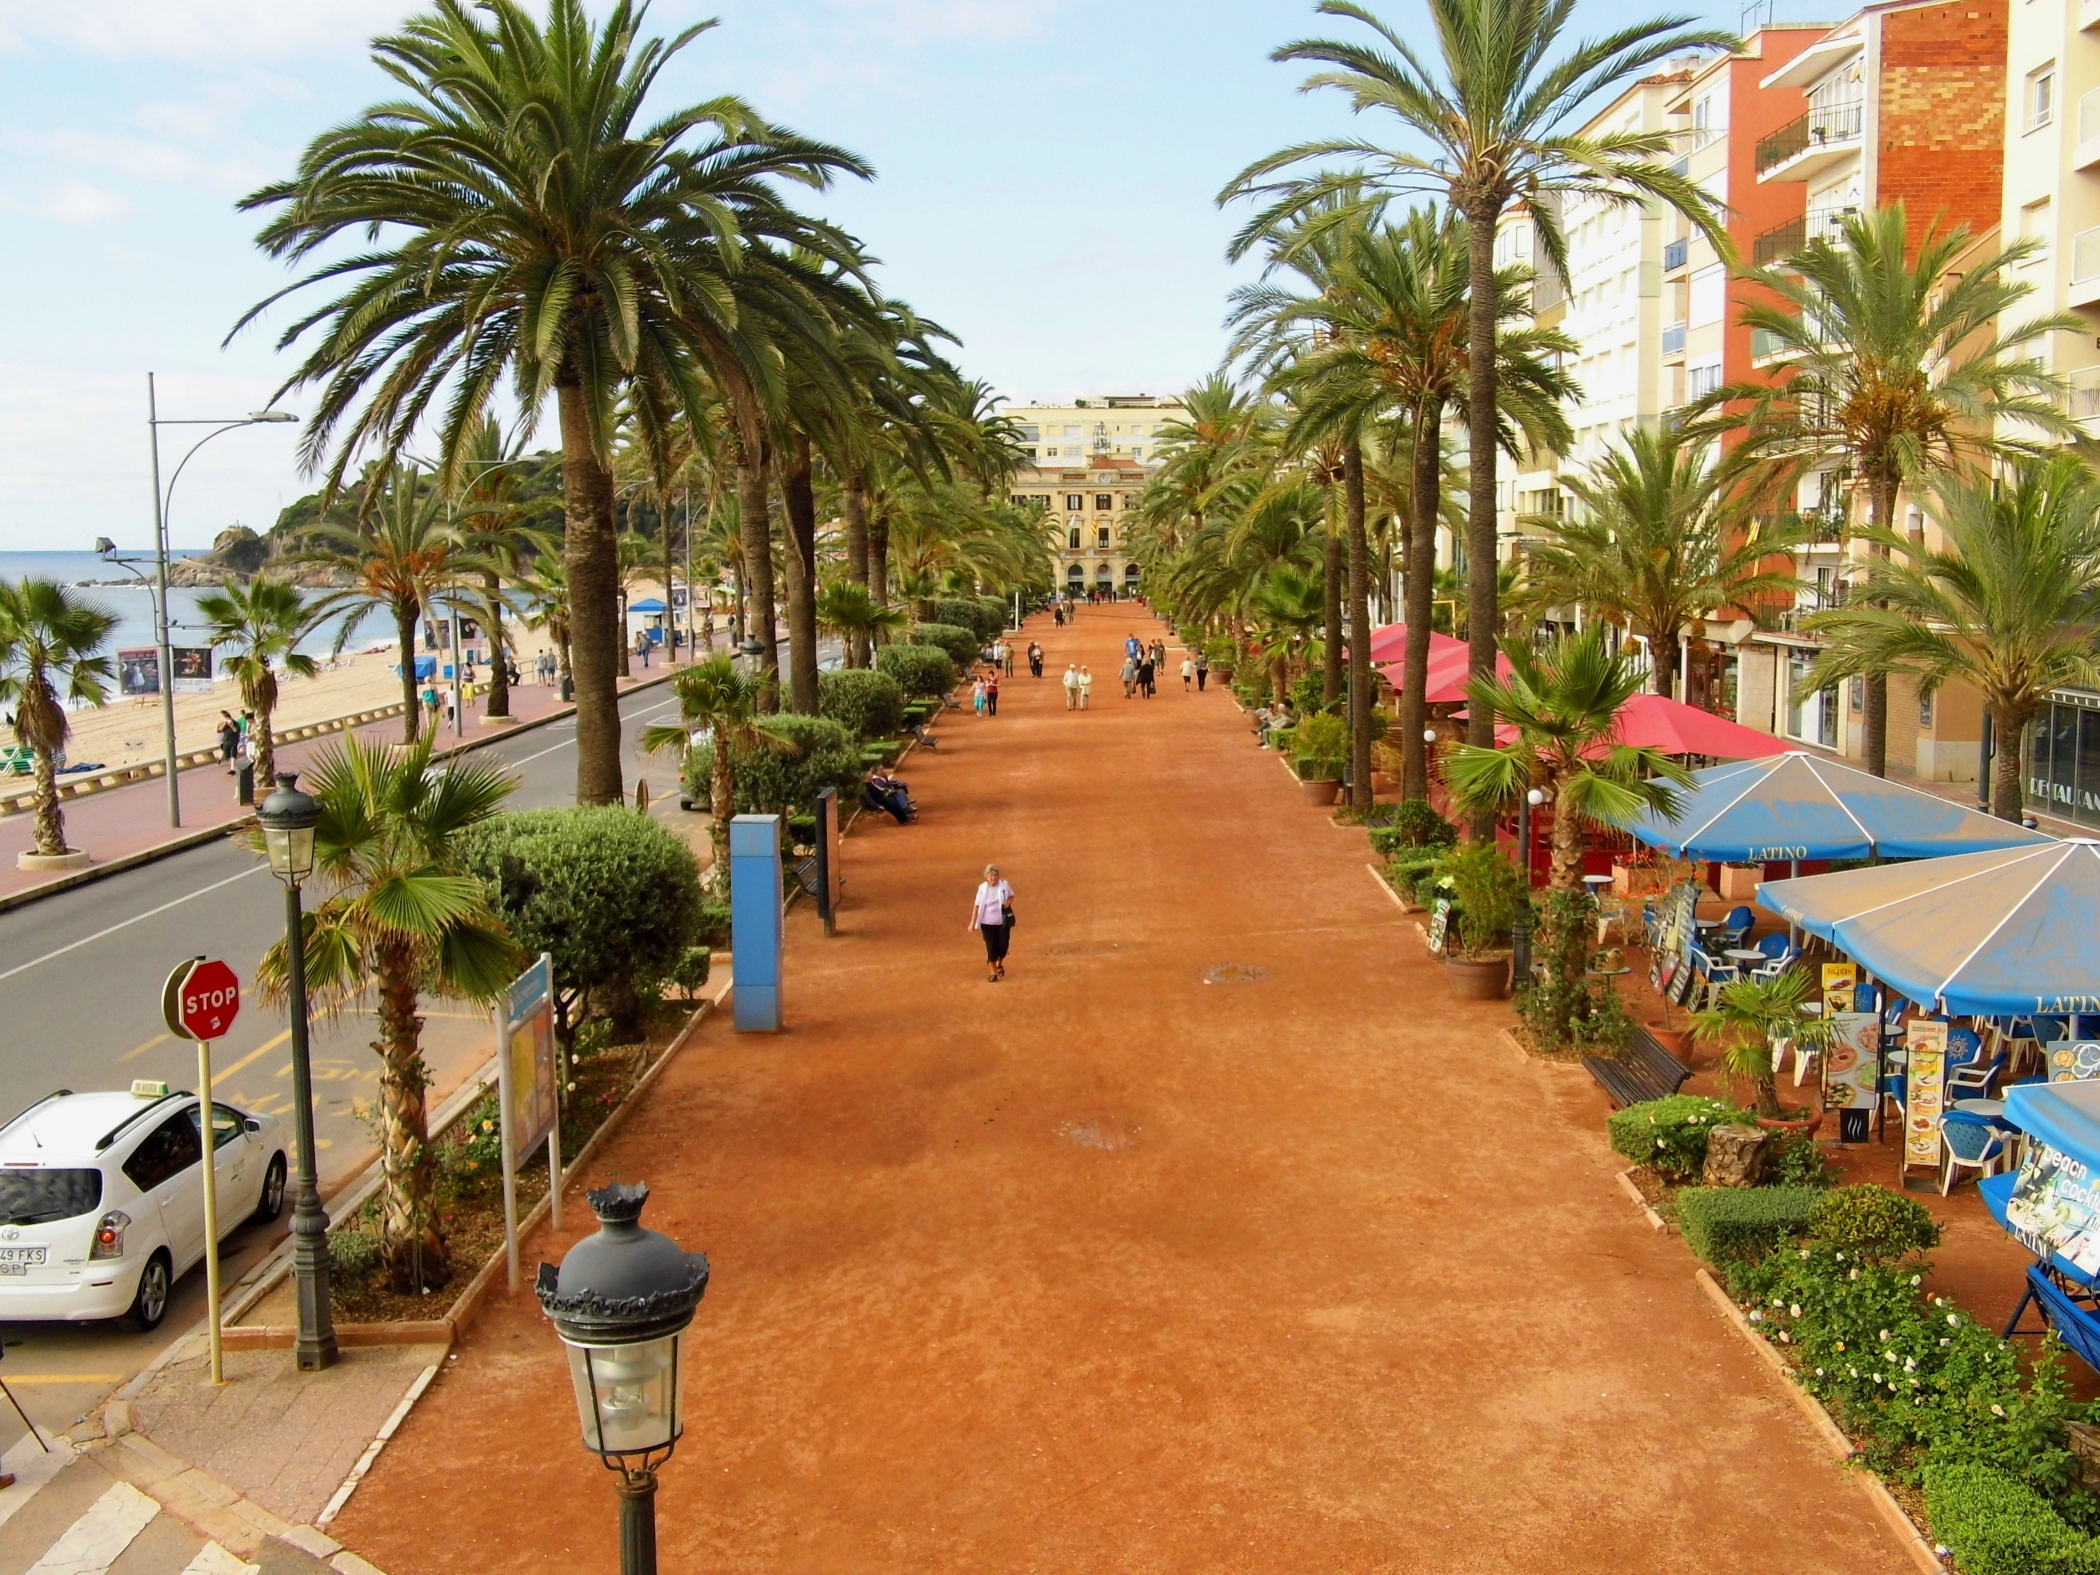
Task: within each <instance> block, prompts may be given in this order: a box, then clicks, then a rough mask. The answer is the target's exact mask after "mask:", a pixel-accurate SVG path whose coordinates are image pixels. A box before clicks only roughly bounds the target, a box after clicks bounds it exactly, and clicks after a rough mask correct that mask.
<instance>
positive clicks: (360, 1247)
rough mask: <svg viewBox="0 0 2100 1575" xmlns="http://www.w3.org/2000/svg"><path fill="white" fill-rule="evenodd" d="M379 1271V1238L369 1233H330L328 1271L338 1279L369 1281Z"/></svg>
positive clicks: (345, 1230)
mask: <svg viewBox="0 0 2100 1575" xmlns="http://www.w3.org/2000/svg"><path fill="white" fill-rule="evenodd" d="M378 1270H379V1238H378V1237H377V1236H374V1235H373V1234H371V1232H369V1231H362V1230H349V1229H342V1230H332V1231H330V1232H329V1233H328V1271H329V1273H331V1274H333V1275H335V1276H336V1277H337V1278H338V1279H343V1280H368V1279H370V1278H371V1277H372V1276H373V1275H374V1274H376V1273H377V1272H378Z"/></svg>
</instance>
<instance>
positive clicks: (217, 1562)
mask: <svg viewBox="0 0 2100 1575" xmlns="http://www.w3.org/2000/svg"><path fill="white" fill-rule="evenodd" d="M261 1570H262V1566H261V1565H260V1564H246V1563H243V1562H242V1561H241V1559H240V1558H239V1557H238V1556H237V1555H235V1554H232V1553H228V1552H227V1551H226V1550H225V1549H224V1548H222V1547H220V1546H219V1545H218V1544H217V1543H216V1542H207V1543H205V1544H204V1546H203V1547H201V1548H199V1549H198V1550H197V1556H196V1557H195V1558H193V1559H191V1560H190V1561H189V1563H187V1564H185V1565H183V1567H182V1575H260V1572H261Z"/></svg>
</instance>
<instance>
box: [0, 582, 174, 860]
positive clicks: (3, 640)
mask: <svg viewBox="0 0 2100 1575" xmlns="http://www.w3.org/2000/svg"><path fill="white" fill-rule="evenodd" d="M116 626H117V620H116V615H115V614H113V613H109V612H105V611H104V610H103V609H102V608H100V607H97V606H96V605H95V604H94V603H92V602H88V601H83V600H81V599H80V598H79V597H77V596H75V595H74V594H73V593H72V592H71V591H70V590H68V589H67V588H66V587H65V586H63V585H60V584H59V583H58V582H57V581H56V580H37V579H24V580H15V581H8V580H0V705H5V706H6V707H7V708H8V709H10V710H11V711H13V712H14V719H15V742H16V743H17V744H20V745H22V746H23V747H24V748H26V749H27V750H28V751H29V753H30V756H31V758H32V760H33V761H34V769H35V772H36V853H37V856H38V857H39V858H55V857H57V856H58V855H60V854H64V853H70V852H72V851H73V850H72V849H71V848H68V847H67V846H66V819H65V816H64V815H63V814H61V813H60V811H59V807H58V755H59V752H60V751H61V750H63V749H64V748H65V747H66V739H67V738H68V737H69V736H70V735H71V733H72V723H71V721H70V719H69V718H68V716H67V713H66V707H67V705H68V704H69V703H70V704H77V705H100V704H102V702H103V700H104V698H105V697H106V696H107V695H108V693H109V682H110V679H111V677H112V676H113V674H112V671H111V668H110V664H109V658H108V657H107V656H105V655H104V654H103V652H102V647H103V646H104V645H105V644H107V643H108V641H109V635H110V631H111V630H112V629H114V628H116ZM163 681H165V676H164V677H163Z"/></svg>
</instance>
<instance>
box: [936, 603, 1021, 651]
mask: <svg viewBox="0 0 2100 1575" xmlns="http://www.w3.org/2000/svg"><path fill="white" fill-rule="evenodd" d="M996 605H997V606H998V611H996V612H989V611H987V610H986V604H985V602H984V601H983V600H982V599H980V598H978V597H975V596H940V597H936V598H935V599H934V603H933V619H932V621H933V622H934V623H942V624H950V625H953V626H954V627H955V628H958V629H967V630H969V632H970V633H971V634H973V635H975V636H976V637H977V643H978V644H979V645H989V644H991V643H992V641H993V640H994V639H995V638H996V637H997V636H998V635H999V634H1000V633H1001V632H1002V631H1004V629H1005V628H1006V608H1005V606H1004V604H1003V603H1001V604H996ZM920 627H921V628H923V627H925V626H924V625H923V624H922V625H921V626H920Z"/></svg>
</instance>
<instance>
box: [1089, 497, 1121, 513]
mask: <svg viewBox="0 0 2100 1575" xmlns="http://www.w3.org/2000/svg"><path fill="white" fill-rule="evenodd" d="M1115 506H1116V495H1115V494H1114V493H1113V492H1097V493H1095V494H1094V512H1095V513H1096V514H1106V513H1108V512H1109V511H1110V510H1112V509H1113V508H1114V507H1115Z"/></svg>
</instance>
